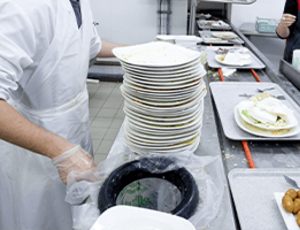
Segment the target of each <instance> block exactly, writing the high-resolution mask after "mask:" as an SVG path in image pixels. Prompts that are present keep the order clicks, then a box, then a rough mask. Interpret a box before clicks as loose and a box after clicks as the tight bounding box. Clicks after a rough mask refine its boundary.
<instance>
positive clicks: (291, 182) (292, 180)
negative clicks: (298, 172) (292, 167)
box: [283, 175, 300, 188]
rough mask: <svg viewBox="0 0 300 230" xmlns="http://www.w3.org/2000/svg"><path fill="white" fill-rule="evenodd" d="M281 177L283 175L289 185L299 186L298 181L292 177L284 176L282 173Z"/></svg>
mask: <svg viewBox="0 0 300 230" xmlns="http://www.w3.org/2000/svg"><path fill="white" fill-rule="evenodd" d="M283 177H284V179H285V181H286V182H287V183H289V184H290V185H292V186H293V187H296V188H300V186H299V185H298V183H297V182H296V181H295V180H294V179H292V178H291V177H289V176H286V175H283Z"/></svg>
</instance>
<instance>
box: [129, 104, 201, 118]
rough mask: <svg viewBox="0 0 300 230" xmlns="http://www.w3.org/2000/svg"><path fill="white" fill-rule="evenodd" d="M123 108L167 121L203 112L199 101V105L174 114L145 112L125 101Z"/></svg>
mask: <svg viewBox="0 0 300 230" xmlns="http://www.w3.org/2000/svg"><path fill="white" fill-rule="evenodd" d="M124 106H125V107H127V108H129V109H130V110H131V111H135V112H136V113H139V114H143V115H146V116H153V117H166V116H167V117H168V119H169V121H172V120H178V119H180V118H181V117H184V116H189V115H190V114H192V113H194V112H195V111H198V110H200V109H201V110H203V100H201V101H199V103H197V104H195V105H194V106H191V107H189V108H188V109H185V110H181V111H176V112H175V113H167V114H166V113H161V112H160V111H153V110H147V109H144V108H141V107H139V106H136V105H135V104H133V103H132V104H131V103H128V101H126V100H125V102H124Z"/></svg>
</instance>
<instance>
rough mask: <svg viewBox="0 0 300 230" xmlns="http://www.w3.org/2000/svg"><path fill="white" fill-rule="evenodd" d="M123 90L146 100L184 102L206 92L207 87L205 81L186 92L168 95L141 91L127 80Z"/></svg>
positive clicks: (172, 92)
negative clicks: (183, 100)
mask: <svg viewBox="0 0 300 230" xmlns="http://www.w3.org/2000/svg"><path fill="white" fill-rule="evenodd" d="M123 88H124V89H125V90H126V91H127V92H130V94H132V95H135V96H136V97H144V98H152V99H153V100H154V99H157V100H160V99H164V100H166V99H167V100H170V101H174V100H175V101H176V100H182V99H184V98H188V97H192V96H193V95H195V94H196V93H197V92H198V91H199V90H201V91H204V90H206V85H205V82H204V81H201V83H200V84H199V85H197V86H195V87H192V88H190V90H185V91H170V92H168V93H165V92H162V93H161V92H148V91H145V90H144V89H142V90H140V87H136V86H135V85H133V84H129V83H128V82H127V81H126V79H124V81H123Z"/></svg>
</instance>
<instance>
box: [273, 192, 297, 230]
mask: <svg viewBox="0 0 300 230" xmlns="http://www.w3.org/2000/svg"><path fill="white" fill-rule="evenodd" d="M274 196H275V200H276V203H277V206H278V209H279V211H280V213H281V215H282V218H283V220H284V223H285V225H286V227H287V229H288V230H300V227H299V226H298V224H297V222H296V215H294V214H292V213H288V212H287V211H285V209H284V208H283V206H282V198H283V196H284V193H283V192H275V193H274Z"/></svg>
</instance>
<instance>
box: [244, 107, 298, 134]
mask: <svg viewBox="0 0 300 230" xmlns="http://www.w3.org/2000/svg"><path fill="white" fill-rule="evenodd" d="M253 106H254V103H253V102H252V101H242V102H241V103H240V104H239V105H238V107H239V114H240V116H241V117H242V118H243V120H244V121H246V122H247V123H249V124H251V125H253V126H255V127H258V128H260V129H266V130H278V129H291V128H293V127H295V126H297V125H298V121H297V119H296V117H295V116H294V115H293V113H292V112H291V114H289V115H288V120H289V124H288V125H286V126H281V127H274V126H266V124H256V123H254V121H253V120H252V119H250V118H248V117H246V116H245V115H244V114H243V113H242V111H243V110H244V109H247V110H249V109H250V108H252V107H253ZM283 106H284V107H285V108H286V110H289V109H288V108H287V107H286V106H285V105H283Z"/></svg>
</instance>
